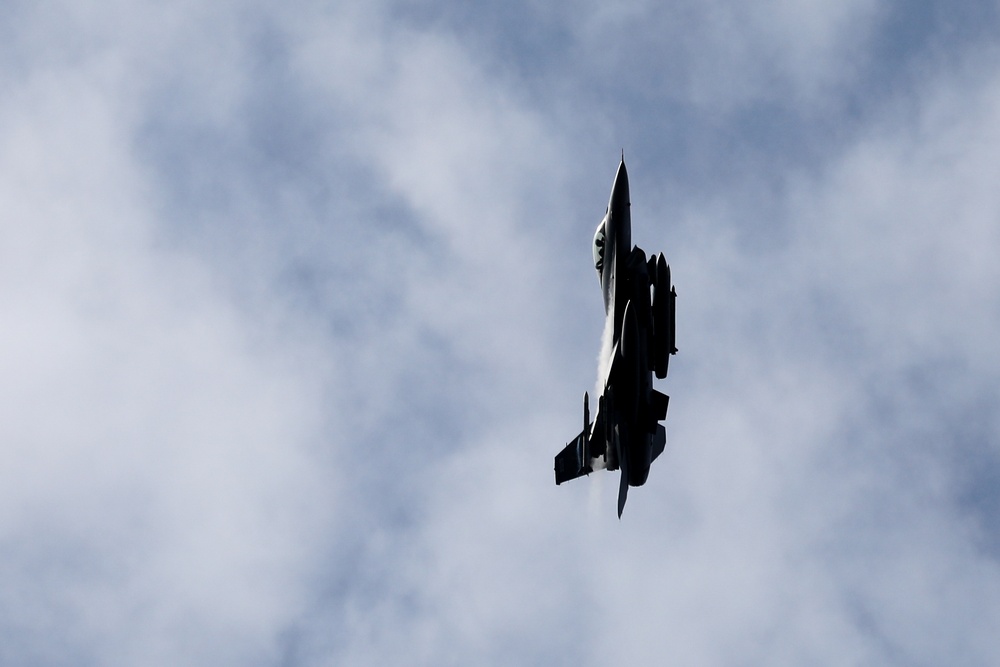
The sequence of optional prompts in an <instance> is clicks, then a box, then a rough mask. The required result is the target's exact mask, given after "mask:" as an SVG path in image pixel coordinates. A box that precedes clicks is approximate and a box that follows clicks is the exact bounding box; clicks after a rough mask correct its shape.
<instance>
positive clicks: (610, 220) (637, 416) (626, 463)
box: [555, 155, 677, 518]
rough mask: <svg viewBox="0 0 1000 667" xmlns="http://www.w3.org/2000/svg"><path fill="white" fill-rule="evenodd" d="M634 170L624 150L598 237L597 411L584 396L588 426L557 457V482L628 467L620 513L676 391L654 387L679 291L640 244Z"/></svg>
mask: <svg viewBox="0 0 1000 667" xmlns="http://www.w3.org/2000/svg"><path fill="white" fill-rule="evenodd" d="M630 207H631V202H630V201H629V192H628V172H627V171H626V170H625V157H624V155H623V156H622V161H621V164H620V165H618V172H617V173H616V174H615V182H614V185H613V186H612V188H611V200H610V201H609V202H608V210H607V212H606V213H605V215H604V219H603V220H601V224H600V225H598V226H597V233H596V234H595V235H594V268H595V269H597V274H598V276H599V278H600V281H601V290H602V292H603V293H604V311H605V313H606V320H605V333H604V336H603V338H602V349H601V356H600V361H599V371H598V372H599V376H600V377H599V378H598V382H599V384H598V390H599V391H600V392H601V394H600V396H599V397H598V405H597V415H596V416H595V418H594V421H593V422H591V421H590V403H589V397H588V395H587V394H584V395H583V431H582V432H581V433H580V435H578V436H576V438H574V439H573V441H572V442H570V443H569V444H568V445H566V447H565V448H563V450H562V451H561V452H559V454H557V455H556V457H555V473H556V484H562V483H563V482H566V481H569V480H571V479H576V478H577V477H580V476H581V475H589V474H590V473H591V472H593V471H595V470H600V469H607V470H617V469H619V468H620V469H621V481H620V483H619V486H618V518H621V515H622V510H623V509H624V507H625V500H626V497H627V496H628V487H629V486H642V485H643V484H645V483H646V478H647V477H648V475H649V466H650V464H651V463H652V462H653V461H654V460H655V459H656V457H657V456H659V455H660V454H661V453H662V452H663V449H664V447H665V445H666V439H667V432H666V429H665V428H664V427H663V425H662V424H660V421H662V420H664V419H666V416H667V405H668V402H669V398H670V397H669V396H667V395H665V394H662V393H660V392H658V391H656V390H655V389H653V374H654V373H655V374H656V377H657V378H659V379H661V380H662V379H663V378H665V377H666V376H667V366H668V363H669V361H670V355H672V354H676V353H677V348H676V347H675V346H674V342H675V341H674V313H675V303H676V298H677V292H676V291H675V290H674V288H673V285H671V283H670V267H669V266H667V262H666V260H665V259H664V257H663V253H660V254H659V255H658V256H656V257H652V256H651V257H649V258H648V259H647V258H646V253H645V252H644V251H643V250H642V249H641V248H639V247H633V246H632V218H631V214H630V210H629V209H630Z"/></svg>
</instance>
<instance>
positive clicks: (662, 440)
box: [649, 424, 667, 463]
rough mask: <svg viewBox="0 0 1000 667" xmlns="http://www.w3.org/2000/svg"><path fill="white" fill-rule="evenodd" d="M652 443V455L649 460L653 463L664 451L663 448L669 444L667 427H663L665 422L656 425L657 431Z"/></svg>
mask: <svg viewBox="0 0 1000 667" xmlns="http://www.w3.org/2000/svg"><path fill="white" fill-rule="evenodd" d="M651 444H652V452H651V454H652V456H650V459H649V462H650V463H652V462H653V461H655V460H656V457H657V456H659V455H660V454H662V453H663V450H664V449H665V448H666V446H667V429H665V428H663V424H657V425H656V433H654V434H653V442H652V443H651Z"/></svg>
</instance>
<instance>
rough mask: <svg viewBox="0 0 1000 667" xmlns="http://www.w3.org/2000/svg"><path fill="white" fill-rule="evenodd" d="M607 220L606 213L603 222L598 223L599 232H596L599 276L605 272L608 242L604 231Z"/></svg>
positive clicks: (595, 246)
mask: <svg viewBox="0 0 1000 667" xmlns="http://www.w3.org/2000/svg"><path fill="white" fill-rule="evenodd" d="M607 222H608V216H606V215H605V216H604V219H603V220H601V224H599V225H597V232H595V233H594V268H595V269H597V275H598V276H601V275H603V272H604V248H605V244H606V242H607V239H605V235H604V232H605V227H606V225H607Z"/></svg>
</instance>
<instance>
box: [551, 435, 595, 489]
mask: <svg viewBox="0 0 1000 667" xmlns="http://www.w3.org/2000/svg"><path fill="white" fill-rule="evenodd" d="M587 449H588V447H587V431H586V430H584V431H583V432H581V433H580V435H578V436H576V438H574V439H573V441H572V442H571V443H569V444H568V445H566V446H565V447H563V450H562V451H561V452H559V453H558V454H556V484H562V483H563V482H568V481H569V480H571V479H576V478H577V477H581V476H583V475H589V474H590V473H592V472H594V470H593V469H592V468H591V467H590V453H589V452H588V451H587Z"/></svg>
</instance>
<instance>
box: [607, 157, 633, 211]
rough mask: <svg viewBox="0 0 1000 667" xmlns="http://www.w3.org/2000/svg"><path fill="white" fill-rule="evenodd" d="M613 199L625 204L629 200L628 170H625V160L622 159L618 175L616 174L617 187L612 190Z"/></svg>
mask: <svg viewBox="0 0 1000 667" xmlns="http://www.w3.org/2000/svg"><path fill="white" fill-rule="evenodd" d="M611 198H612V199H614V200H617V201H619V202H623V203H625V204H628V203H629V200H628V170H626V169H625V159H624V158H622V161H621V164H619V165H618V173H617V174H615V185H614V187H613V188H612V189H611Z"/></svg>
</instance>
